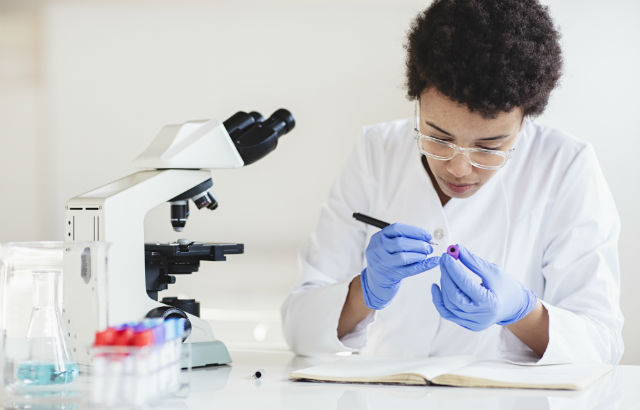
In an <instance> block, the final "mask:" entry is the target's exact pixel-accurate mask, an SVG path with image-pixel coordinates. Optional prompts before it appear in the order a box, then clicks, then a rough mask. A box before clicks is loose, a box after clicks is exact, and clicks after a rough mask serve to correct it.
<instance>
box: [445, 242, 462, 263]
mask: <svg viewBox="0 0 640 410" xmlns="http://www.w3.org/2000/svg"><path fill="white" fill-rule="evenodd" d="M447 253H448V254H449V255H451V256H452V257H453V259H455V260H458V258H459V257H460V250H459V249H458V245H449V246H448V247H447Z"/></svg>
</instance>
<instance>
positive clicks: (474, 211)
mask: <svg viewBox="0 0 640 410" xmlns="http://www.w3.org/2000/svg"><path fill="white" fill-rule="evenodd" d="M558 37H559V34H558V32H557V31H556V29H555V28H554V25H553V22H552V21H551V18H550V16H549V14H548V10H547V9H546V7H544V6H542V5H540V4H539V2H538V1H536V0H466V1H462V0H436V1H434V2H433V3H432V5H431V6H430V7H429V8H428V9H426V10H425V11H424V12H423V13H421V14H420V15H418V17H417V18H416V20H415V22H414V23H413V25H412V27H411V30H410V32H409V35H408V41H407V45H406V48H407V59H406V64H407V85H408V96H409V97H410V98H411V99H415V101H416V114H415V115H414V118H411V119H408V120H399V121H393V122H389V123H384V124H379V125H374V126H370V127H367V128H365V130H364V135H363V136H362V138H361V139H360V140H359V142H358V143H357V146H356V148H355V151H354V152H353V154H352V155H351V157H350V159H349V161H348V162H347V164H346V166H345V168H344V169H343V171H342V173H341V174H340V176H339V177H338V179H337V181H336V182H335V184H334V185H333V187H332V189H331V192H330V195H329V198H328V199H327V201H326V203H325V204H324V205H323V207H322V209H321V214H320V219H319V222H318V226H317V228H316V230H315V231H314V232H313V233H312V235H311V237H310V239H309V241H308V243H307V244H306V246H305V247H304V248H303V250H302V251H301V254H300V262H301V278H300V282H299V284H298V285H297V286H296V288H295V289H294V290H293V291H292V292H291V294H290V295H289V297H288V298H287V300H286V301H285V302H284V304H283V306H282V315H283V327H284V333H285V337H286V339H287V341H288V343H289V345H290V346H291V348H292V349H293V351H295V352H296V353H298V354H305V355H309V354H317V353H328V352H339V351H360V352H361V354H368V355H378V356H395V357H397V356H404V357H417V356H444V355H457V354H470V355H474V356H476V357H477V358H479V359H513V360H521V361H522V360H524V361H530V362H536V363H540V364H543V363H565V362H578V361H592V362H604V363H617V362H618V361H619V360H620V357H621V356H622V352H623V342H622V337H621V330H622V324H623V318H622V313H621V311H620V303H619V291H620V284H619V267H618V251H617V240H618V236H619V229H620V221H619V217H618V214H617V211H616V208H615V204H614V202H613V199H612V196H611V193H610V191H609V189H608V187H607V183H606V181H605V179H604V177H603V175H602V172H601V170H600V167H599V165H598V161H597V159H596V155H595V152H594V149H593V147H592V146H591V145H590V144H588V143H586V142H584V141H582V140H580V139H578V138H575V137H572V136H570V135H567V134H565V133H562V132H561V131H558V130H556V129H553V128H549V127H545V126H542V125H540V124H537V123H536V122H535V121H534V120H533V118H534V117H535V116H536V115H539V114H540V113H542V112H543V110H544V108H545V106H546V104H547V101H548V98H549V95H550V93H551V91H552V90H553V88H554V87H555V86H556V83H557V81H558V79H559V77H560V73H561V66H562V57H561V50H560V47H559V44H558ZM380 104H384V101H380ZM585 120H588V119H585ZM353 212H362V213H365V214H368V215H371V216H373V217H375V218H378V219H382V220H385V221H389V222H397V223H393V224H392V225H390V226H388V227H386V228H384V229H382V230H379V229H378V228H375V227H372V226H368V225H365V224H363V223H361V222H358V221H356V220H354V219H352V217H351V215H352V213H353ZM429 242H437V243H438V245H432V244H430V243H429ZM450 244H459V246H460V257H459V260H456V259H454V258H453V257H451V256H450V255H448V254H447V253H446V249H447V245H450Z"/></svg>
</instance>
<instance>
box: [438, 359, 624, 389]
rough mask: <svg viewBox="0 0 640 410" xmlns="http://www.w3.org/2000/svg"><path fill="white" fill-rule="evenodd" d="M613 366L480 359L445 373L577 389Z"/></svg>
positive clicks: (511, 382) (513, 382) (510, 382)
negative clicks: (544, 363)
mask: <svg viewBox="0 0 640 410" xmlns="http://www.w3.org/2000/svg"><path fill="white" fill-rule="evenodd" d="M612 369H613V366H611V365H603V364H558V365H545V366H529V365H517V364H512V363H507V362H501V361H481V362H475V363H472V364H470V365H468V366H466V367H464V368H461V369H457V370H455V371H452V372H449V373H448V375H456V376H460V377H474V378H479V379H487V380H495V381H500V382H505V383H509V384H518V385H523V386H524V385H529V386H534V385H535V386H550V387H551V386H560V385H572V386H575V388H578V389H581V388H584V387H586V386H588V385H589V384H591V383H593V382H594V381H595V380H597V379H598V378H600V377H602V376H603V375H604V374H606V373H608V372H610V371H611V370H612Z"/></svg>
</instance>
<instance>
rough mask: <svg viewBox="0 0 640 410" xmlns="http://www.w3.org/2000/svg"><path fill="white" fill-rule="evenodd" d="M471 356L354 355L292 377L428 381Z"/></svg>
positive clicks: (296, 372)
mask: <svg viewBox="0 0 640 410" xmlns="http://www.w3.org/2000/svg"><path fill="white" fill-rule="evenodd" d="M473 360H474V359H473V358H472V357H470V356H451V357H430V358H417V359H393V358H384V359H380V358H371V357H358V356H352V357H347V358H344V359H343V360H339V361H335V362H331V363H326V364H321V365H317V366H312V367H308V368H306V369H300V370H296V371H294V372H292V373H291V375H290V376H291V377H293V378H296V377H305V378H312V379H313V378H320V379H323V378H327V377H329V378H340V379H350V380H357V379H361V378H365V377H366V378H375V377H384V376H390V375H394V374H404V373H418V374H420V375H422V376H424V377H425V378H426V379H427V380H428V379H430V378H431V377H435V376H437V375H439V374H444V373H447V372H451V371H454V370H456V369H459V368H461V367H463V366H466V365H468V364H469V363H471V362H473Z"/></svg>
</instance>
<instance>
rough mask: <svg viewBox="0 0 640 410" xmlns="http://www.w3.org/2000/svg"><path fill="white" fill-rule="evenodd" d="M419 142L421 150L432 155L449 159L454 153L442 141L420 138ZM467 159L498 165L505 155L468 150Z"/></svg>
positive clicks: (485, 164) (482, 163) (482, 164)
mask: <svg viewBox="0 0 640 410" xmlns="http://www.w3.org/2000/svg"><path fill="white" fill-rule="evenodd" d="M420 142H421V145H422V150H423V151H424V152H426V153H428V154H430V155H432V156H434V157H438V158H442V159H449V158H451V157H452V156H453V155H454V154H455V149H454V148H452V147H451V146H449V145H448V144H446V143H444V142H437V141H432V140H428V139H421V141H420ZM469 159H470V160H471V161H472V162H474V163H476V164H478V165H481V166H485V167H499V166H501V165H502V164H503V163H504V161H505V157H504V156H503V155H500V153H493V152H484V151H471V152H469Z"/></svg>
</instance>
